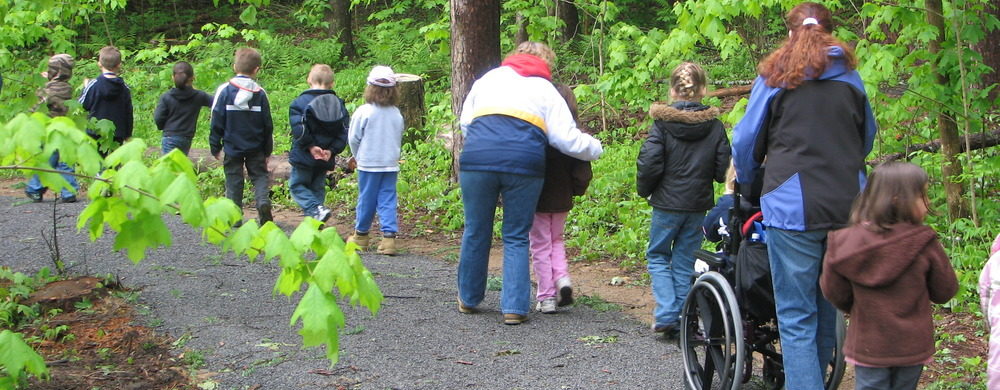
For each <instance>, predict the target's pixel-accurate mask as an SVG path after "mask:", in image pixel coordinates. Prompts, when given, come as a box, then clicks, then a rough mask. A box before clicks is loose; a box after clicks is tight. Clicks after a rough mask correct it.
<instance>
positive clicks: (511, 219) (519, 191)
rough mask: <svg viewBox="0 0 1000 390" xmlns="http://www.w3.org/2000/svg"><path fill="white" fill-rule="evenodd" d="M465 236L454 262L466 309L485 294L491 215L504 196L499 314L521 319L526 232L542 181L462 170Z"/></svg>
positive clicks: (527, 279)
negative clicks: (518, 315) (456, 266)
mask: <svg viewBox="0 0 1000 390" xmlns="http://www.w3.org/2000/svg"><path fill="white" fill-rule="evenodd" d="M458 179H459V180H458V181H459V185H460V186H461V187H462V206H463V207H464V209H465V232H464V233H463V234H462V249H461V254H460V256H459V261H458V296H459V298H460V299H461V300H462V303H464V304H465V305H467V306H473V307H475V306H476V305H479V303H480V302H482V301H483V298H484V297H485V295H486V276H487V268H488V265H489V260H490V246H491V244H492V243H493V216H494V215H495V213H496V208H497V200H498V199H500V198H501V197H503V229H502V231H503V290H502V291H501V293H500V309H501V311H502V312H504V313H512V314H521V315H526V314H528V312H529V311H530V310H531V303H532V301H533V299H532V297H531V270H530V263H529V261H528V233H529V232H530V231H531V224H532V221H533V220H534V218H535V206H536V205H537V204H538V195H539V194H541V192H542V183H544V181H545V179H544V178H542V177H534V176H524V175H516V174H512V173H501V172H480V171H461V172H459V173H458Z"/></svg>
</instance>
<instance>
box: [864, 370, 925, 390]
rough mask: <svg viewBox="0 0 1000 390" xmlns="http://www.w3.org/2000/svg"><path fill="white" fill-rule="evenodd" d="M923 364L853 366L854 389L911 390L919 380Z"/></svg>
mask: <svg viewBox="0 0 1000 390" xmlns="http://www.w3.org/2000/svg"><path fill="white" fill-rule="evenodd" d="M923 370H924V365H923V364H918V365H916V366H904V367H864V366H858V365H855V366H854V389H855V390H886V389H887V390H913V389H916V388H917V383H918V382H920V373H921V372H922V371H923Z"/></svg>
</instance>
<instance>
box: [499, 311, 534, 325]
mask: <svg viewBox="0 0 1000 390" xmlns="http://www.w3.org/2000/svg"><path fill="white" fill-rule="evenodd" d="M527 320H528V316H526V315H524V314H516V313H503V323H504V325H521V323H522V322H524V321H527Z"/></svg>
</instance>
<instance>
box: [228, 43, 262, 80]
mask: <svg viewBox="0 0 1000 390" xmlns="http://www.w3.org/2000/svg"><path fill="white" fill-rule="evenodd" d="M234 57H235V58H234V59H233V69H234V70H235V71H236V73H240V74H245V75H249V74H252V73H254V72H255V71H256V70H257V69H258V68H260V64H261V59H260V52H258V51H257V49H254V48H251V47H241V48H239V49H236V54H235V55H234Z"/></svg>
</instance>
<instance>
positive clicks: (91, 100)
mask: <svg viewBox="0 0 1000 390" xmlns="http://www.w3.org/2000/svg"><path fill="white" fill-rule="evenodd" d="M97 62H98V63H99V64H100V67H101V75H100V76H99V77H97V78H95V79H91V80H87V81H86V82H85V83H84V86H83V92H81V93H80V104H81V105H83V109H84V110H87V112H88V113H89V115H88V118H97V119H107V120H110V121H111V122H112V123H114V124H115V132H114V135H113V140H114V144H113V145H110V146H109V145H108V144H107V143H106V142H107V141H104V142H100V145H99V146H101V147H100V148H99V150H100V152H101V155H102V156H107V154H108V153H110V152H111V150H113V148H115V147H117V146H118V145H121V143H123V142H125V140H126V139H128V138H129V137H131V136H132V124H133V118H132V91H131V90H130V89H129V87H128V85H126V84H125V80H122V78H121V77H118V73H119V72H120V71H121V68H122V53H121V52H120V51H118V49H117V48H115V47H114V46H106V47H104V48H102V49H101V51H100V52H98V55H97ZM87 133H88V134H90V136H91V137H93V138H94V139H97V140H98V141H100V138H101V137H100V134H97V133H96V132H94V131H92V130H88V131H87Z"/></svg>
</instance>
